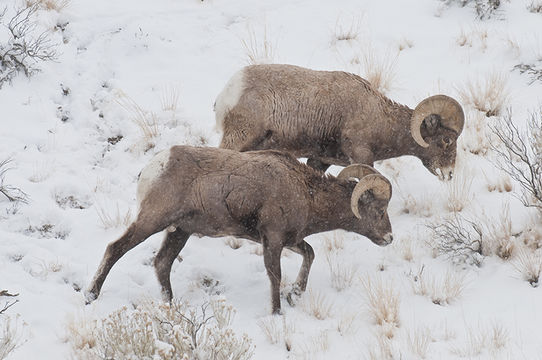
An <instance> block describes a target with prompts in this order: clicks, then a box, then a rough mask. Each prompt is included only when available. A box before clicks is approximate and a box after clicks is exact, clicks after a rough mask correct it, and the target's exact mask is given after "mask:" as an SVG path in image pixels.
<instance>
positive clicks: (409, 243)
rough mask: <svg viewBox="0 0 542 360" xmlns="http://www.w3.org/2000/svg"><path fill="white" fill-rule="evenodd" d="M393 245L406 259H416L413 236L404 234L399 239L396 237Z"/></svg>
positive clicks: (409, 260)
mask: <svg viewBox="0 0 542 360" xmlns="http://www.w3.org/2000/svg"><path fill="white" fill-rule="evenodd" d="M391 247H392V249H394V250H395V251H396V252H397V253H398V254H399V255H400V256H401V258H403V259H404V260H406V261H408V262H411V261H412V260H414V244H413V240H412V237H411V236H403V237H401V238H399V239H394V241H393V243H392V244H391Z"/></svg>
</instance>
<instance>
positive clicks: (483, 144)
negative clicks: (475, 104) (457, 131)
mask: <svg viewBox="0 0 542 360" xmlns="http://www.w3.org/2000/svg"><path fill="white" fill-rule="evenodd" d="M488 130H489V128H488V124H487V119H486V116H485V115H484V114H482V113H481V112H479V111H468V112H467V116H466V121H465V129H464V130H463V132H462V133H461V136H460V137H459V140H458V142H459V146H460V147H461V148H462V149H463V150H464V151H468V152H470V153H471V154H474V155H480V156H484V155H486V154H487V152H488V150H489V149H490V142H491V138H490V136H489V132H488Z"/></svg>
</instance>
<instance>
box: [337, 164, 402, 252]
mask: <svg viewBox="0 0 542 360" xmlns="http://www.w3.org/2000/svg"><path fill="white" fill-rule="evenodd" d="M337 178H339V179H345V180H350V181H352V180H355V179H356V178H357V179H359V182H358V183H357V184H356V186H355V187H354V190H353V191H352V197H351V200H350V207H351V208H352V213H353V214H354V217H355V220H354V221H355V225H357V226H356V227H357V228H358V229H359V231H357V232H359V233H361V234H363V235H365V236H367V237H368V238H369V239H371V241H372V242H374V243H375V244H377V245H380V246H385V245H389V244H390V243H391V242H392V241H393V236H392V233H391V223H390V219H389V216H388V211H387V210H388V203H389V201H390V199H391V183H390V182H389V181H388V179H386V178H385V177H384V176H382V175H381V174H380V173H379V172H378V171H377V170H375V169H374V168H372V167H370V166H368V165H361V164H354V165H350V166H348V167H346V168H344V169H343V170H342V171H341V172H340V173H339V175H337Z"/></svg>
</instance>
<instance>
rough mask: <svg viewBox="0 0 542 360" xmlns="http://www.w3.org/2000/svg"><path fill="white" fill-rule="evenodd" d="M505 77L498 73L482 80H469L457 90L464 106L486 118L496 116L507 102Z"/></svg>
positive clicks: (507, 91)
mask: <svg viewBox="0 0 542 360" xmlns="http://www.w3.org/2000/svg"><path fill="white" fill-rule="evenodd" d="M507 81H508V79H507V77H506V76H504V75H503V74H501V73H498V72H492V73H489V74H486V75H485V76H484V78H483V79H478V80H476V81H472V80H469V81H468V82H467V83H466V84H465V86H464V87H460V88H458V93H459V98H460V99H461V102H462V103H463V104H464V105H468V106H471V107H472V108H474V109H476V110H478V111H480V112H482V113H484V114H485V115H486V116H487V117H491V116H498V115H500V114H501V112H502V110H503V109H504V108H505V107H506V105H507V103H508V101H509V96H510V95H509V90H508V86H507Z"/></svg>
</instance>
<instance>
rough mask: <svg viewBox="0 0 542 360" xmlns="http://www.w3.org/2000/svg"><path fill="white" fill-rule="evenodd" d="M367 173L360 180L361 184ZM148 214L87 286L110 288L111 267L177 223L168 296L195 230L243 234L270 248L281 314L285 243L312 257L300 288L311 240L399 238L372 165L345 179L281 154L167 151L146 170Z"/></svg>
mask: <svg viewBox="0 0 542 360" xmlns="http://www.w3.org/2000/svg"><path fill="white" fill-rule="evenodd" d="M353 178H359V179H360V180H359V182H357V183H356V181H353V180H354V179H353ZM137 194H138V202H139V206H140V208H139V214H138V216H137V219H136V220H135V221H134V222H133V223H132V224H131V225H130V226H129V227H128V229H127V230H126V232H125V233H124V234H123V235H122V236H121V237H120V238H119V239H118V240H116V241H114V242H112V243H110V244H109V245H108V246H107V249H106V251H105V255H104V257H103V260H102V262H101V264H100V266H99V268H98V271H97V272H96V275H95V277H94V279H93V281H92V283H91V285H90V287H89V289H88V291H87V294H86V296H87V301H89V302H90V301H92V300H94V299H95V298H96V297H97V296H98V295H99V293H100V289H101V288H102V285H103V282H104V281H105V278H106V276H107V274H108V273H109V271H110V269H111V267H112V266H113V265H114V264H115V263H116V262H117V260H119V258H120V257H121V256H123V255H124V254H125V253H126V252H127V251H128V250H130V249H132V248H133V247H134V246H136V245H138V244H139V243H141V242H143V241H144V240H145V239H146V238H148V237H149V236H151V235H152V234H154V233H157V232H159V231H162V230H164V229H167V230H168V232H167V235H166V237H165V239H164V241H163V243H162V245H161V247H160V250H159V251H158V253H157V254H156V258H155V260H154V267H155V269H156V274H157V276H158V281H159V282H160V285H161V287H162V294H163V297H164V299H165V300H166V301H169V300H171V299H172V296H173V293H172V290H171V284H170V272H171V265H172V263H173V260H174V259H175V258H176V257H177V255H178V254H179V252H180V251H181V250H182V248H183V247H184V245H185V243H186V241H187V240H188V237H189V236H190V235H191V234H198V235H199V236H211V237H221V236H226V235H233V236H238V237H242V238H246V239H250V240H253V241H257V242H260V243H261V244H262V245H263V258H264V263H265V268H266V270H267V274H268V276H269V279H270V281H271V298H272V309H273V313H278V312H280V297H279V284H280V279H281V270H280V254H281V252H282V249H283V248H284V247H287V248H290V249H292V250H293V251H295V252H297V253H299V254H300V255H302V256H303V263H302V265H301V269H300V271H299V275H298V277H297V281H296V283H295V286H294V289H296V291H297V293H298V294H300V293H301V292H302V291H304V290H305V288H306V285H307V278H308V275H309V270H310V267H311V264H312V261H313V259H314V251H313V250H312V248H311V246H310V245H309V244H308V243H306V242H305V241H304V240H303V239H304V237H306V236H308V235H311V234H314V233H319V232H323V231H329V230H334V229H344V230H347V231H352V232H356V233H358V234H361V235H364V236H366V237H368V238H369V239H371V240H372V241H373V242H374V243H375V244H378V245H381V246H384V245H388V244H389V243H390V242H391V241H392V235H391V225H390V221H389V218H388V214H387V206H388V202H389V200H390V197H391V184H390V183H389V181H388V180H386V178H384V177H383V176H382V175H380V174H378V172H376V170H374V169H372V168H370V167H368V166H366V165H351V166H349V167H347V168H345V169H344V170H343V171H342V172H341V173H340V174H339V176H337V177H333V176H322V174H321V173H320V172H319V171H316V170H314V169H312V168H310V167H309V166H307V165H304V164H302V163H299V162H298V161H297V160H296V159H295V158H294V157H292V156H291V155H289V154H285V153H280V152H277V151H253V152H245V153H240V152H236V151H231V150H225V149H216V148H198V147H189V146H175V147H172V148H171V149H170V150H167V151H163V152H161V153H159V154H158V155H157V156H155V157H154V159H153V160H152V161H151V162H150V163H149V165H147V166H146V167H145V168H144V169H143V171H142V172H141V175H140V179H139V182H138V191H137Z"/></svg>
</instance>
